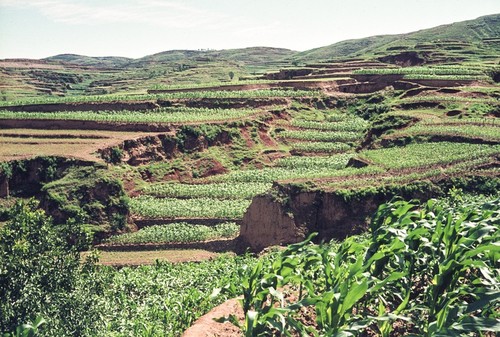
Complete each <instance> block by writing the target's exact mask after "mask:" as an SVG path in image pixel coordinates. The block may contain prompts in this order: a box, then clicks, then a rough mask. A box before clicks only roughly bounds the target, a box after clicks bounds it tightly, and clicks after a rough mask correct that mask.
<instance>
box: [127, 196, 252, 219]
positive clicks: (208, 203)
mask: <svg viewBox="0 0 500 337" xmlns="http://www.w3.org/2000/svg"><path fill="white" fill-rule="evenodd" d="M250 202H251V200H246V199H238V200H220V199H215V198H195V199H178V198H155V197H152V196H149V195H143V196H139V197H136V198H132V199H131V201H130V209H131V211H132V212H133V213H134V214H137V215H139V216H141V217H145V218H181V219H182V218H217V219H240V218H242V217H243V214H244V213H245V211H246V209H247V208H248V206H249V205H250Z"/></svg>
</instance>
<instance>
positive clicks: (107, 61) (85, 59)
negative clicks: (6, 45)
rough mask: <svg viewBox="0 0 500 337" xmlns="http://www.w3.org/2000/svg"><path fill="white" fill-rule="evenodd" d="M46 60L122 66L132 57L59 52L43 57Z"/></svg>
mask: <svg viewBox="0 0 500 337" xmlns="http://www.w3.org/2000/svg"><path fill="white" fill-rule="evenodd" d="M43 60H44V61H48V62H62V63H66V64H72V65H76V66H88V67H123V66H125V65H127V64H128V63H130V61H132V59H130V58H127V57H119V56H104V57H92V56H84V55H76V54H59V55H55V56H51V57H47V58H44V59H43Z"/></svg>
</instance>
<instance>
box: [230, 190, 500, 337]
mask: <svg viewBox="0 0 500 337" xmlns="http://www.w3.org/2000/svg"><path fill="white" fill-rule="evenodd" d="M499 216H500V200H498V199H496V200H491V201H488V202H486V203H484V202H475V203H470V204H467V203H465V204H463V205H454V204H451V205H448V204H446V203H443V202H441V203H439V202H437V201H436V200H430V201H429V202H427V203H426V204H424V205H422V206H419V205H418V204H415V203H411V202H404V201H395V202H392V203H389V204H384V205H381V206H380V207H379V209H378V211H377V213H376V214H375V216H374V217H373V220H372V222H371V224H370V233H369V235H367V236H362V237H351V238H348V239H346V240H345V241H344V242H342V243H338V244H322V245H319V246H317V245H311V244H309V242H308V241H306V242H303V243H300V244H294V245H290V246H288V248H287V249H286V250H285V251H283V252H282V253H281V254H279V256H277V257H276V258H275V259H273V260H272V261H267V262H266V261H259V262H258V263H257V264H256V265H255V266H254V267H253V268H246V269H244V270H243V275H244V276H243V278H242V280H241V285H242V287H243V296H244V297H243V299H242V300H241V303H242V306H243V310H244V312H245V321H244V322H243V323H241V324H240V323H239V322H238V321H237V320H236V319H235V318H234V317H230V318H229V320H230V321H232V322H233V323H234V324H236V325H238V326H240V328H241V329H242V331H243V332H244V334H245V336H259V335H277V334H285V335H293V334H294V333H296V334H299V335H312V336H342V335H345V336H350V335H362V334H363V333H368V334H377V335H380V336H391V335H392V333H393V332H395V327H396V326H397V327H398V328H397V329H398V331H399V332H398V333H403V334H405V335H406V334H408V333H412V334H413V335H416V336H439V335H447V336H456V335H457V336H458V335H463V334H469V333H470V332H477V333H478V332H481V333H486V332H497V333H498V332H499V331H500V327H499V324H498V322H499V314H498V310H497V308H498V301H499V299H500V296H499V294H500V288H499V281H500V278H499V275H498V270H497V268H496V263H497V258H498V254H499V249H498V246H497V242H498V240H499V239H500V231H499V229H498V226H495V223H498V221H500V218H499ZM224 289H225V290H226V291H229V292H230V293H231V294H233V295H236V294H239V291H240V288H237V287H235V285H234V284H228V285H227V286H226V287H225V288H224ZM311 313H313V314H311ZM311 317H313V320H311V319H310V318H311Z"/></svg>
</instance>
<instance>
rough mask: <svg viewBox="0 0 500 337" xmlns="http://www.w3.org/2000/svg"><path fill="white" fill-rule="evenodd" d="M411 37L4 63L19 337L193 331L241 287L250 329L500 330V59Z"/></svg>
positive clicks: (1, 154) (2, 121)
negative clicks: (145, 57) (326, 53)
mask: <svg viewBox="0 0 500 337" xmlns="http://www.w3.org/2000/svg"><path fill="white" fill-rule="evenodd" d="M387 39H389V38H387ZM419 41H420V40H419ZM403 42H404V43H403ZM403 42H401V43H402V45H394V43H395V42H394V41H392V40H391V41H389V42H387V43H388V45H387V47H386V48H388V49H386V50H385V51H383V52H382V51H380V49H370V50H369V51H366V54H364V55H362V54H360V55H356V57H354V56H350V58H347V59H341V58H335V59H330V60H328V61H324V60H320V59H318V60H311V61H307V60H308V57H310V55H309V56H308V55H306V54H297V55H295V56H293V57H296V59H295V60H293V64H292V63H291V62H289V61H291V60H292V59H285V57H292V55H288V53H287V52H285V51H281V52H280V53H279V56H280V57H279V58H278V59H277V60H276V62H275V63H272V62H267V61H266V62H264V61H262V60H261V59H260V58H257V59H255V55H253V54H252V57H250V56H249V57H248V58H245V59H244V60H243V61H235V60H234V59H231V60H232V61H230V62H229V61H227V60H226V61H227V62H225V61H224V60H220V59H217V57H218V56H214V55H215V54H212V53H211V52H206V55H205V54H203V56H207V55H211V56H210V57H213V58H215V60H216V61H214V63H213V64H212V66H209V65H208V63H207V64H205V63H203V64H201V62H202V61H199V60H200V57H201V56H199V55H198V56H197V57H198V58H191V56H189V57H188V56H186V60H187V61H186V63H185V64H184V65H183V66H180V65H179V64H176V63H175V62H174V61H172V60H168V61H165V60H163V61H161V60H156V61H155V62H157V63H154V66H151V68H150V69H149V73H148V74H145V73H143V70H141V69H142V68H140V67H136V68H127V67H126V66H124V65H123V64H125V63H126V62H132V61H130V60H129V61H127V60H121V61H120V62H125V63H123V64H122V63H120V65H119V66H118V65H116V66H111V65H110V64H106V65H103V64H100V65H99V66H89V65H88V64H87V65H85V66H83V65H81V64H80V65H78V66H77V65H75V64H74V63H72V62H76V61H75V60H66V61H62V63H60V61H58V62H59V63H54V62H55V61H50V60H49V61H43V62H42V61H40V63H36V62H35V63H30V64H25V62H24V63H23V62H21V61H19V62H15V61H9V62H7V61H1V62H0V68H1V69H3V73H2V77H1V79H4V80H5V83H6V85H5V86H2V90H4V89H3V88H4V87H5V88H7V89H5V90H7V91H6V93H5V94H4V97H5V99H3V100H2V101H0V262H2V263H3V264H0V285H1V286H2V287H4V288H5V289H6V290H7V291H3V292H2V290H4V289H2V288H0V295H1V296H4V297H3V298H2V299H3V301H2V304H0V312H2V315H0V316H2V318H0V332H3V331H6V332H7V331H13V330H14V329H15V328H16V327H17V326H19V325H20V324H21V323H24V322H27V321H28V320H32V321H33V320H35V319H36V316H37V315H38V314H40V315H41V316H42V317H43V318H44V319H45V320H46V321H47V322H46V323H43V324H44V325H45V326H46V328H45V330H41V331H42V333H45V334H46V335H47V336H57V335H59V336H62V335H73V334H74V332H75V331H79V332H81V335H82V336H97V335H99V336H180V335H181V334H182V333H183V331H185V330H186V329H187V328H188V327H190V326H192V325H193V324H194V323H195V321H196V319H198V318H199V317H200V316H202V315H204V314H206V313H207V312H209V311H210V310H211V309H213V308H214V307H215V306H217V305H219V304H221V303H223V302H224V301H225V300H226V299H228V298H231V297H237V296H242V305H241V306H240V309H241V310H239V311H238V312H234V314H235V316H234V317H227V320H228V321H230V322H232V323H233V325H235V326H237V327H235V328H234V329H236V330H231V331H233V332H232V333H234V331H237V332H236V333H240V334H241V335H245V336H262V335H286V336H299V335H301V336H306V335H307V336H309V335H311V336H351V335H353V336H400V335H408V334H413V335H418V336H444V335H450V336H462V335H474V336H493V335H494V334H495V333H498V332H499V331H500V328H499V326H500V323H499V319H500V318H499V313H498V299H499V296H498V293H499V284H500V278H499V273H498V268H497V267H498V257H499V251H498V239H499V229H498V224H499V202H498V189H499V187H500V178H499V177H500V120H499V118H500V87H499V85H498V74H499V68H498V54H497V57H496V58H495V57H494V53H493V52H491V50H490V49H488V48H490V47H485V46H486V45H488V46H490V45H491V44H492V43H491V41H490V40H488V41H487V42H484V41H482V40H481V42H478V44H477V45H476V44H474V43H472V42H470V41H465V42H463V43H459V42H457V41H451V40H450V41H444V40H443V41H434V40H432V41H429V42H425V43H424V42H418V43H415V44H414V45H411V46H407V45H406V43H407V41H406V40H405V41H403ZM353 48H354V47H353ZM377 48H382V47H377ZM391 48H392V49H391ZM398 48H399V49H398ZM491 48H493V47H491ZM424 51H425V53H424ZM431 51H432V52H431ZM318 52H319V51H316V52H312V54H315V53H318ZM417 52H420V54H419V53H417ZM415 53H416V54H415ZM285 54H286V55H285ZM312 54H311V55H312ZM227 55H229V56H226V57H233V56H234V55H233V54H232V53H229V52H228V54H227ZM424 56H425V57H424ZM459 56H460V57H459ZM158 57H161V56H158ZM165 57H166V56H165ZM207 57H208V56H207ZM304 60H305V61H304ZM91 61H92V59H85V62H91ZM188 61H189V62H188ZM306 61H307V62H306ZM51 62H53V63H51ZM78 62H83V61H81V60H80V61H78ZM109 62H111V61H109ZM116 62H118V61H116ZM137 62H139V61H137ZM162 62H164V63H162ZM203 62H206V61H203ZM238 62H239V63H238ZM167 64H168V66H167ZM162 65H163V67H164V68H161V67H162ZM32 68H37V69H38V72H37V73H36V76H37V78H38V81H37V82H33V81H32V79H33V76H34V75H33V73H30V72H28V71H27V69H32ZM235 69H243V70H238V71H240V72H241V73H239V75H241V76H238V77H241V79H236V78H234V79H233V77H234V75H235V74H234V71H235ZM257 70H259V72H257ZM228 71H230V72H231V73H232V76H230V79H227V78H226V77H228ZM153 72H154V73H153ZM183 72H189V74H190V76H191V77H192V79H193V81H191V82H188V83H186V82H185V80H184V75H186V74H185V73H183ZM169 76H170V77H169ZM188 77H189V76H188ZM27 78H30V79H31V80H30V81H28V80H27ZM54 78H57V79H59V82H58V81H55V80H54ZM166 79H169V80H168V81H167V80H166ZM174 79H175V81H174ZM194 79H196V81H195V80H194ZM202 79H203V80H202ZM65 81H66V82H68V81H70V82H74V83H73V84H72V86H70V87H68V86H67V85H65V84H64V83H66V82H65ZM33 83H35V84H33ZM44 83H45V85H47V83H51V87H50V88H51V89H50V88H49V89H50V90H49V91H47V90H45V91H47V92H45V93H44V92H43V91H42V90H41V87H42V86H43V84H44ZM68 83H69V82H68ZM92 83H93V84H92ZM91 84H92V85H91ZM46 89H47V88H46ZM49 93H51V94H49ZM433 198H437V199H433ZM417 199H418V201H416V200H417ZM30 200H31V201H30ZM410 200H411V201H410ZM45 214H46V215H47V216H50V217H51V218H47V217H46V215H45ZM306 239H307V240H306ZM304 240H306V241H304ZM331 240H333V241H331ZM325 242H329V243H325ZM319 243H321V244H319ZM270 246H285V247H284V248H277V249H273V248H269V247H270ZM82 251H84V252H83V253H82ZM261 251H264V252H263V253H262V254H260V255H251V254H250V252H253V253H255V252H261ZM245 252H248V253H247V254H245ZM83 261H86V262H83ZM117 267H119V268H117ZM16 268H17V269H16ZM63 270H64V271H65V273H62V272H61V271H63ZM5 275H7V276H5ZM33 275H34V276H33ZM14 276H15V277H16V280H17V281H16V282H10V281H9V282H7V281H5V280H12V279H13V277H14ZM35 279H36V280H35ZM22 282H25V284H28V285H29V284H34V285H33V286H32V288H29V289H28V288H23V287H22V286H21V284H24V283H22ZM41 284H42V285H41ZM48 285H50V287H49V286H48ZM44 287H47V289H45V288H44ZM51 287H52V288H51ZM49 288H50V289H49ZM39 289H42V290H43V291H42V290H40V291H39ZM4 294H7V295H4ZM9 296H10V297H9ZM4 299H5V300H4ZM68 312H69V313H71V315H70V314H68ZM231 313H232V312H231ZM68 315H69V316H68ZM75 315H76V316H75ZM76 317H78V319H77V318H76ZM38 323H40V321H38ZM227 324H229V323H227ZM42 326H43V325H42ZM226 327H227V325H226ZM27 329H28V328H27ZM204 329H206V331H207V333H208V332H210V331H209V330H210V329H222V330H218V331H219V332H220V331H223V330H224V328H220V324H219V323H215V322H212V321H210V324H208V325H207V327H202V328H201V330H204ZM226 329H229V328H226ZM198 331H199V330H198ZM228 331H230V329H229V330H228ZM214 333H215V332H214ZM194 335H196V334H192V335H189V334H187V335H186V336H194ZM9 336H10V335H9Z"/></svg>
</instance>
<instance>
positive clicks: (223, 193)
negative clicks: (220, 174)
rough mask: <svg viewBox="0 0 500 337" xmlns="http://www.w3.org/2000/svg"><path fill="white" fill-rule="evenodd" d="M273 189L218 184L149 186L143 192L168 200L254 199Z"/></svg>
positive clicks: (244, 184)
mask: <svg viewBox="0 0 500 337" xmlns="http://www.w3.org/2000/svg"><path fill="white" fill-rule="evenodd" d="M270 187H271V185H270V184H267V183H224V182H221V183H217V184H193V185H191V184H179V183H156V184H148V185H146V186H145V187H144V189H143V192H144V193H145V194H148V195H152V196H156V197H166V198H216V199H252V198H253V197H254V196H255V195H257V194H261V193H264V192H265V191H267V190H268V189H269V188H270Z"/></svg>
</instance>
